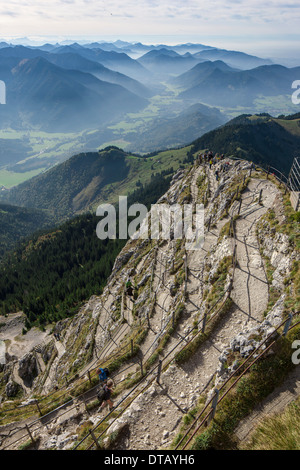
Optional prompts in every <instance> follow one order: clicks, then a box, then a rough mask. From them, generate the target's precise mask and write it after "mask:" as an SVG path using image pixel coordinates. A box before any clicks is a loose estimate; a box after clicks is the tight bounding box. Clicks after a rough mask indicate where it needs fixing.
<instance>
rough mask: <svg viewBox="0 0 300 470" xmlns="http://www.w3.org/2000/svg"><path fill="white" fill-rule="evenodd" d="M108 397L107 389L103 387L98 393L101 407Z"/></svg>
mask: <svg viewBox="0 0 300 470" xmlns="http://www.w3.org/2000/svg"><path fill="white" fill-rule="evenodd" d="M106 396H107V389H106V385H104V387H101V388H100V389H99V390H98V392H97V398H98V400H99V403H100V405H101V404H102V403H103V402H104V400H105V399H106Z"/></svg>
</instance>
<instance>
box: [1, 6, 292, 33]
mask: <svg viewBox="0 0 300 470" xmlns="http://www.w3.org/2000/svg"><path fill="white" fill-rule="evenodd" d="M299 21H300V3H297V2H295V1H294V0H290V1H287V2H283V1H282V0H251V2H250V1H249V0H225V1H222V0H210V1H209V2H208V1H207V0H128V1H127V2H124V1H121V0H110V1H109V2H107V1H104V0H53V1H51V2H49V1H46V0H24V1H23V0H10V1H9V7H7V8H5V6H2V7H0V28H1V29H0V30H1V33H2V34H3V36H4V35H5V34H6V35H7V34H9V33H10V34H11V35H28V34H41V33H44V34H52V35H55V34H65V35H68V34H72V35H74V34H76V32H77V34H78V36H82V35H89V34H90V35H95V34H96V35H99V36H100V37H101V34H104V35H105V34H106V35H107V34H112V35H116V36H119V37H121V36H122V35H126V34H129V33H130V34H133V33H136V34H148V35H150V34H152V35H153V36H154V35H162V34H165V35H170V34H172V35H176V34H177V33H178V32H180V33H181V34H194V35H195V34H208V33H210V34H215V35H217V34H222V35H224V34H230V35H234V34H243V33H245V34H246V33H247V34H252V35H254V34H270V33H274V34H285V33H289V34H292V33H295V34H296V33H298V25H299Z"/></svg>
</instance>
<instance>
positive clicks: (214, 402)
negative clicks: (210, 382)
mask: <svg viewBox="0 0 300 470" xmlns="http://www.w3.org/2000/svg"><path fill="white" fill-rule="evenodd" d="M218 399H219V390H218V389H217V388H216V390H215V396H214V398H213V401H212V403H211V409H212V413H211V419H214V417H215V414H216V409H217V404H218Z"/></svg>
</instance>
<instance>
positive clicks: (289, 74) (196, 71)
mask: <svg viewBox="0 0 300 470" xmlns="http://www.w3.org/2000/svg"><path fill="white" fill-rule="evenodd" d="M297 76H300V67H295V68H287V67H283V66H282V65H262V66H260V67H256V68H254V69H251V70H242V71H241V70H237V69H233V68H231V67H229V66H228V64H226V63H225V62H223V61H219V60H218V61H216V62H203V63H201V64H197V65H196V66H195V67H193V68H192V69H191V70H189V71H188V72H186V73H184V74H182V75H180V76H179V77H177V78H175V79H173V83H174V84H177V85H178V86H180V87H181V88H183V89H184V91H182V92H181V93H180V95H179V96H180V97H181V98H182V99H191V100H196V101H202V102H204V103H206V104H209V105H212V106H221V107H223V106H225V107H230V106H231V105H232V104H236V103H239V105H240V106H251V105H253V102H254V100H255V99H256V98H258V97H260V96H263V97H267V96H277V95H287V94H291V85H292V83H293V81H294V80H296V77H297Z"/></svg>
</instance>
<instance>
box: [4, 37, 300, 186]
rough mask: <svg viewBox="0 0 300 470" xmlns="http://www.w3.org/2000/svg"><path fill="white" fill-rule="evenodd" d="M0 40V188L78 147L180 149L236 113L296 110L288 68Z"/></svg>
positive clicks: (131, 46) (118, 44) (200, 52)
mask: <svg viewBox="0 0 300 470" xmlns="http://www.w3.org/2000/svg"><path fill="white" fill-rule="evenodd" d="M24 44H25V45H22V44H12V43H10V42H6V41H2V42H1V43H0V78H1V79H2V80H3V81H4V82H5V85H6V104H5V105H1V106H0V119H1V129H0V142H1V149H0V185H3V186H4V187H7V188H8V187H11V186H14V185H16V184H18V183H20V182H22V181H24V180H27V179H29V178H31V177H32V176H34V175H37V174H39V173H40V172H43V171H45V170H47V169H49V168H51V167H52V166H53V165H55V164H57V163H60V162H62V161H64V160H66V159H67V158H70V157H71V156H72V155H74V154H76V153H78V152H80V151H85V152H86V151H95V150H97V149H99V148H104V147H105V146H107V145H116V146H118V147H120V148H122V149H124V150H126V151H131V152H135V153H140V154H147V153H149V152H153V151H158V150H163V149H169V148H178V147H180V146H184V145H187V144H189V143H190V142H192V141H193V140H194V139H196V138H198V137H200V136H201V135H203V134H205V133H207V132H209V131H211V130H213V129H215V128H217V127H219V126H221V125H223V124H225V123H226V122H228V121H230V119H232V118H234V117H236V116H239V115H241V114H246V113H247V114H257V113H269V114H270V115H271V116H273V117H276V116H279V115H282V114H293V113H295V112H297V111H298V109H297V106H296V105H295V104H293V103H292V100H291V94H292V88H291V85H292V83H293V82H294V81H295V80H297V78H298V77H299V76H300V66H296V67H294V66H289V67H287V66H285V65H281V64H277V63H274V62H273V61H272V60H271V59H268V58H267V59H266V58H261V57H257V56H255V55H251V54H246V53H244V52H240V51H232V50H226V49H221V48H216V47H212V46H209V45H203V44H197V43H196V44H193V43H187V44H178V45H174V46H171V45H166V44H155V45H148V44H142V43H130V42H127V41H121V40H117V41H114V42H104V41H98V42H91V43H88V42H87V41H82V42H81V43H80V41H78V42H72V41H63V42H62V43H55V42H54V43H42V44H40V45H38V46H37V45H30V44H29V41H25V40H24Z"/></svg>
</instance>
